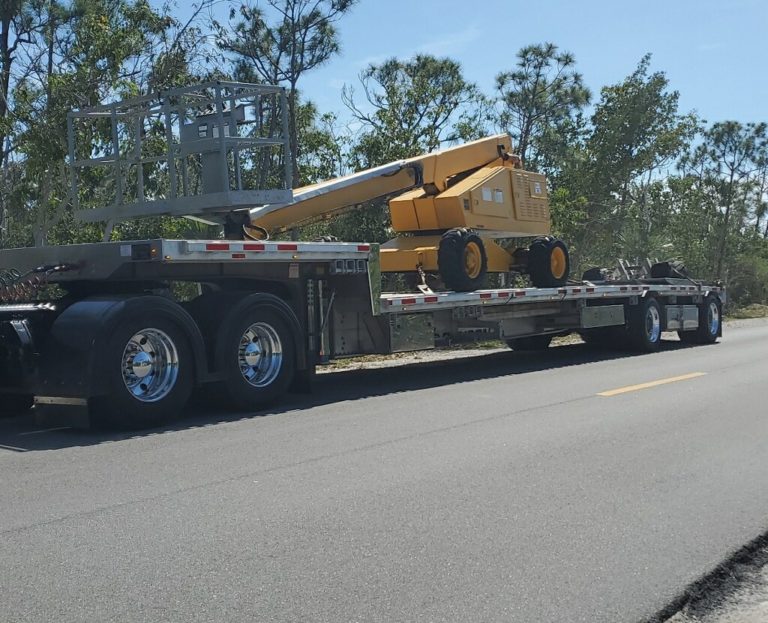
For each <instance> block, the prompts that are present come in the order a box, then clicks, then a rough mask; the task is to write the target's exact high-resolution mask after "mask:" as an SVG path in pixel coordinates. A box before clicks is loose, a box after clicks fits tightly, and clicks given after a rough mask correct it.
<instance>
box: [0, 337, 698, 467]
mask: <svg viewBox="0 0 768 623" xmlns="http://www.w3.org/2000/svg"><path fill="white" fill-rule="evenodd" d="M682 348H688V347H687V346H685V345H683V344H681V343H680V342H678V341H666V340H665V341H664V342H662V346H661V350H662V351H674V350H679V349H682ZM642 356H644V355H639V354H636V353H627V352H621V351H613V350H598V349H595V348H590V347H588V346H586V345H584V344H570V345H565V346H558V347H553V348H550V349H548V350H546V351H541V352H512V351H503V352H493V353H489V354H485V355H476V356H468V357H460V358H455V359H445V360H437V361H429V362H419V363H408V364H403V365H395V366H392V367H386V368H375V369H362V370H343V371H338V372H329V373H326V374H320V375H318V376H317V380H316V383H315V385H314V388H313V391H312V393H311V394H288V395H287V396H285V397H284V398H283V399H282V400H281V402H280V403H279V404H277V405H274V406H272V407H268V408H266V409H262V410H260V411H255V412H232V411H222V410H221V408H220V407H218V408H217V405H216V404H211V402H210V400H206V396H205V392H204V391H201V392H199V393H198V394H197V395H195V396H193V398H192V400H191V401H190V405H189V406H188V407H187V410H186V412H185V415H184V417H183V418H182V419H180V420H177V421H175V422H173V423H171V424H168V425H165V426H161V427H157V428H153V429H147V430H141V431H132V432H103V431H88V430H82V429H78V428H72V427H71V422H69V421H68V420H67V414H66V413H63V412H61V411H60V410H59V411H49V412H48V413H46V414H44V415H43V414H34V410H33V414H32V415H26V416H18V417H13V418H7V419H0V452H4V451H7V452H29V451H40V450H58V449H62V448H68V447H77V446H90V445H97V444H101V443H108V442H117V441H123V440H127V439H135V438H138V437H147V436H152V435H158V434H163V433H168V432H174V431H182V430H187V429H194V428H203V427H207V426H213V425H216V424H221V423H224V422H234V421H237V420H243V419H249V418H253V417H266V416H272V415H279V414H281V413H286V412H289V411H296V410H302V409H309V408H312V407H316V406H322V405H328V404H333V403H336V402H342V401H350V400H361V399H363V398H369V397H372V396H387V395H393V394H398V393H401V392H408V391H414V390H420V389H428V388H435V387H442V386H446V385H455V384H457V383H468V382H472V381H478V380H482V379H491V378H498V377H505V376H515V375H521V374H528V373H531V372H540V371H543V370H554V369H558V368H566V367H569V366H577V365H582V364H587V363H594V362H600V361H611V360H615V359H624V358H628V357H642ZM649 356H652V355H649ZM0 456H1V455H0Z"/></svg>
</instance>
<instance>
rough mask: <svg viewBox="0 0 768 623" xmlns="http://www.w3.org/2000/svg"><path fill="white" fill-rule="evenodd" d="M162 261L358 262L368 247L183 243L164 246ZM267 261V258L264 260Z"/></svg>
mask: <svg viewBox="0 0 768 623" xmlns="http://www.w3.org/2000/svg"><path fill="white" fill-rule="evenodd" d="M165 245H166V247H167V248H164V251H165V252H164V257H165V259H168V260H174V259H190V258H192V257H194V258H198V257H200V258H206V259H254V258H255V257H257V256H258V257H264V256H269V257H271V258H274V259H276V258H277V257H278V256H280V257H282V256H283V255H285V254H289V253H290V254H292V255H291V259H298V260H303V259H306V260H311V259H344V258H347V259H353V258H354V259H360V258H361V257H367V256H368V254H369V252H370V250H371V245H369V244H358V243H348V242H339V243H335V242H282V241H272V242H269V241H264V242H249V241H242V242H241V241H228V240H195V241H192V240H186V241H182V242H181V243H180V244H176V245H173V244H172V243H171V242H170V241H168V242H166V243H165ZM265 259H266V258H265Z"/></svg>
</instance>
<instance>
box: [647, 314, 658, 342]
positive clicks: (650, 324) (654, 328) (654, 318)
mask: <svg viewBox="0 0 768 623" xmlns="http://www.w3.org/2000/svg"><path fill="white" fill-rule="evenodd" d="M645 333H646V335H647V336H648V340H649V341H651V342H658V341H659V337H660V336H661V316H660V315H659V310H658V308H657V307H655V306H651V307H649V308H648V312H647V313H646V315H645Z"/></svg>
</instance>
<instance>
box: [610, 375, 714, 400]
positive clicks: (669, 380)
mask: <svg viewBox="0 0 768 623" xmlns="http://www.w3.org/2000/svg"><path fill="white" fill-rule="evenodd" d="M704 375H706V372H691V373H690V374H683V375H682V376H670V377H669V378H666V379H659V380H658V381H649V382H648V383H640V384H639V385H627V386H626V387H619V388H618V389H610V390H608V391H605V392H600V393H598V394H597V395H598V396H618V395H619V394H626V393H628V392H636V391H638V390H641V389H648V388H649V387H656V386H657V385H666V384H667V383H677V382H678V381H687V380H688V379H695V378H697V377H700V376H704Z"/></svg>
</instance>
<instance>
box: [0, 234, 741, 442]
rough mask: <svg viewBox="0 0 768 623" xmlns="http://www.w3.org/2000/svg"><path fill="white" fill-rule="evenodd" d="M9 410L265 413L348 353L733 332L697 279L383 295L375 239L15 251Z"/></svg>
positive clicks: (1, 301) (117, 419)
mask: <svg viewBox="0 0 768 623" xmlns="http://www.w3.org/2000/svg"><path fill="white" fill-rule="evenodd" d="M0 268H2V269H4V270H2V271H0V276H2V275H4V277H3V279H2V282H3V283H4V285H0V411H6V412H10V411H21V410H24V409H27V408H29V407H30V406H31V405H32V404H33V403H34V404H36V405H39V407H40V408H60V407H66V408H67V409H77V410H79V411H81V412H82V413H83V414H86V415H87V416H88V418H89V420H90V422H91V423H93V424H97V425H100V426H112V427H114V426H117V427H128V428H137V427H138V428H141V427H147V426H152V425H156V424H159V423H161V422H163V421H165V420H167V419H169V418H172V417H175V416H177V415H178V414H180V413H181V411H182V409H183V407H184V405H185V404H186V403H187V401H188V400H189V398H190V395H191V392H192V390H193V389H194V388H195V387H198V386H203V385H205V386H210V387H211V389H212V391H215V392H218V393H217V394H216V395H220V396H221V400H222V402H223V403H226V404H229V405H232V406H233V407H235V408H237V409H241V410H253V409H257V408H259V407H260V406H262V405H265V404H267V403H271V402H274V401H275V400H277V399H279V397H280V396H281V395H282V394H283V393H284V392H286V391H289V390H295V391H307V390H308V389H309V388H310V387H311V384H312V379H313V376H314V372H315V369H316V366H317V365H320V364H323V363H325V362H327V361H329V360H331V359H334V358H336V357H349V356H354V355H361V354H372V353H392V352H403V351H413V350H423V349H430V348H435V347H441V346H450V345H451V344H457V343H466V342H472V341H478V340H490V339H500V340H504V341H506V342H507V343H508V344H509V345H510V346H511V347H512V348H513V349H516V350H531V349H539V348H545V347H547V346H548V345H549V341H550V340H551V339H552V337H553V336H556V335H564V334H567V333H571V332H578V333H579V334H581V336H582V337H583V338H584V340H585V341H586V342H587V343H588V344H605V343H611V344H612V345H614V346H616V345H620V346H625V347H627V348H631V349H634V350H638V351H645V352H650V351H654V350H656V349H658V347H659V344H660V339H661V333H662V332H663V331H678V332H679V334H680V338H681V340H683V341H685V342H688V343H697V344H707V343H712V342H714V341H716V340H717V339H718V337H720V336H721V335H722V323H721V317H722V307H723V305H724V303H725V296H726V293H725V290H724V289H723V288H722V287H720V286H719V285H716V284H704V283H700V282H696V281H694V280H690V279H644V280H643V279H640V280H627V281H624V282H580V283H568V284H567V285H564V286H561V287H554V288H532V287H527V288H497V289H484V290H475V291H471V292H429V291H427V292H421V291H420V292H417V293H382V292H381V274H380V270H379V249H378V246H377V245H372V244H367V243H338V242H290V241H262V242H259V241H229V240H166V239H156V240H139V241H118V242H105V243H93V244H80V245H66V246H50V247H43V248H25V249H8V250H3V251H0Z"/></svg>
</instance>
